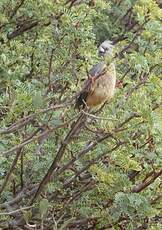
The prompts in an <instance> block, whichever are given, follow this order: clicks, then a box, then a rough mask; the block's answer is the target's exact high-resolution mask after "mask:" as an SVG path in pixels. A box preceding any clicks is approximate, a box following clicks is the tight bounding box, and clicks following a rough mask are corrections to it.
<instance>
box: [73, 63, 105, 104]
mask: <svg viewBox="0 0 162 230" xmlns="http://www.w3.org/2000/svg"><path fill="white" fill-rule="evenodd" d="M105 67H106V65H105V62H103V61H102V62H100V63H98V64H96V65H94V66H93V67H92V68H91V69H90V71H89V73H88V75H89V77H88V79H87V80H86V81H85V83H84V85H83V88H82V90H81V91H80V93H79V96H78V97H77V99H76V105H75V107H76V108H80V106H82V107H83V108H84V107H85V104H86V99H87V97H88V95H89V94H91V93H92V91H93V81H95V80H96V79H97V78H99V77H100V76H101V75H102V73H103V72H104V70H105Z"/></svg>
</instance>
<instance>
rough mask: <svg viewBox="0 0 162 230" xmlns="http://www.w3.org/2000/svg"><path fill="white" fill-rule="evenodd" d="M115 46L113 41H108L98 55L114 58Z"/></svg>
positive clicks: (101, 47)
mask: <svg viewBox="0 0 162 230" xmlns="http://www.w3.org/2000/svg"><path fill="white" fill-rule="evenodd" d="M113 48H114V45H113V43H112V41H109V40H106V41H104V42H102V43H101V45H100V46H99V47H98V54H99V56H101V57H104V58H105V57H106V58H107V57H112V56H113Z"/></svg>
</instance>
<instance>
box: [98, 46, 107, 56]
mask: <svg viewBox="0 0 162 230" xmlns="http://www.w3.org/2000/svg"><path fill="white" fill-rule="evenodd" d="M98 54H99V56H101V57H103V56H104V55H105V50H104V48H102V47H100V48H99V52H98Z"/></svg>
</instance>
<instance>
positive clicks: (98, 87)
mask: <svg viewBox="0 0 162 230" xmlns="http://www.w3.org/2000/svg"><path fill="white" fill-rule="evenodd" d="M115 84H116V72H115V67H114V66H113V64H112V66H111V65H110V68H109V71H107V72H106V73H105V74H104V75H102V76H100V77H99V78H98V79H96V80H95V82H94V83H93V85H92V89H91V93H90V94H89V96H88V97H87V100H86V104H87V105H88V106H89V107H93V106H97V105H99V104H101V103H103V102H105V101H109V100H110V99H111V98H112V97H113V95H114V92H115Z"/></svg>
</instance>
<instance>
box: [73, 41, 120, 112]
mask: <svg viewBox="0 0 162 230" xmlns="http://www.w3.org/2000/svg"><path fill="white" fill-rule="evenodd" d="M113 50H114V45H113V42H112V41H109V40H105V41H104V42H102V43H101V45H100V46H99V47H98V54H99V56H100V58H101V61H100V62H99V63H98V64H95V65H94V66H93V67H92V68H91V69H90V71H89V72H88V79H87V80H86V81H85V83H84V85H83V87H82V89H81V91H80V92H79V94H78V97H77V98H76V104H75V108H78V109H79V110H80V109H81V108H82V109H84V108H85V107H86V108H93V107H96V106H98V105H101V104H103V103H105V102H106V101H110V100H111V99H112V98H113V96H114V93H115V87H116V69H115V64H114V62H113V58H114V56H113V53H114V52H113Z"/></svg>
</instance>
